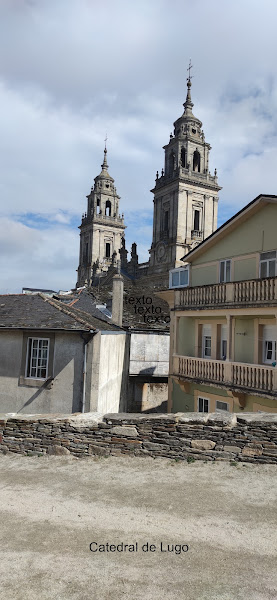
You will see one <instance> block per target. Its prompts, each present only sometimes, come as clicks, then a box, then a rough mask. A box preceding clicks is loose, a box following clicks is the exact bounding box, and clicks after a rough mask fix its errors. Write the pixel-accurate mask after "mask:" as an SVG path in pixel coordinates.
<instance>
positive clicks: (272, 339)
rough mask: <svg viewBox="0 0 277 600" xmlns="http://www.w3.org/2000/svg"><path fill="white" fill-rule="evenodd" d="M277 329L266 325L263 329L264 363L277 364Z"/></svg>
mask: <svg viewBox="0 0 277 600" xmlns="http://www.w3.org/2000/svg"><path fill="white" fill-rule="evenodd" d="M276 340H277V327H274V326H270V325H264V328H263V362H264V363H267V364H270V365H271V364H272V363H274V362H276Z"/></svg>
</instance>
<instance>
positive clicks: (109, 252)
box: [106, 242, 111, 258]
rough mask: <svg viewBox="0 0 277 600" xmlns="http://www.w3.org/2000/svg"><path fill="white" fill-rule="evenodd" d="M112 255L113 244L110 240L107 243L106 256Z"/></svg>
mask: <svg viewBox="0 0 277 600" xmlns="http://www.w3.org/2000/svg"><path fill="white" fill-rule="evenodd" d="M110 257H111V244H110V243H109V242H107V243H106V258H110Z"/></svg>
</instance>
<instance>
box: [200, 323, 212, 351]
mask: <svg viewBox="0 0 277 600" xmlns="http://www.w3.org/2000/svg"><path fill="white" fill-rule="evenodd" d="M211 331H212V328H211V325H203V331H202V335H203V338H202V339H203V346H202V355H203V358H211V355H212V335H211Z"/></svg>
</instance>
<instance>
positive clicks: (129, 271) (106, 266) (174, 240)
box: [77, 77, 221, 286]
mask: <svg viewBox="0 0 277 600" xmlns="http://www.w3.org/2000/svg"><path fill="white" fill-rule="evenodd" d="M183 106H184V112H183V114H182V116H181V117H179V118H178V119H177V120H176V121H175V122H174V131H173V134H170V139H169V142H168V144H166V145H165V146H164V151H165V161H164V168H163V169H162V171H161V174H160V175H159V173H158V172H157V174H156V182H155V187H154V188H153V189H152V190H151V191H152V192H153V194H154V215H153V238H152V245H151V248H150V250H149V253H150V257H149V262H148V263H143V264H142V265H140V264H139V263H138V256H137V252H136V244H135V243H134V244H133V245H132V251H131V260H130V261H129V262H128V260H127V254H128V252H127V250H126V248H125V238H124V230H125V225H124V217H123V215H122V216H120V214H119V196H118V195H117V192H116V188H115V186H114V179H113V178H112V177H111V176H110V175H109V173H108V165H107V150H106V147H105V151H104V162H103V165H102V171H101V173H100V175H98V177H96V178H95V180H94V181H95V184H94V187H93V188H92V189H91V193H90V194H89V195H88V196H87V199H88V204H87V213H86V214H85V215H83V218H82V224H81V226H80V259H79V267H78V282H77V286H82V285H84V284H85V283H87V284H88V285H91V284H92V285H93V283H94V282H96V281H97V280H99V276H102V277H103V276H104V274H105V272H107V271H109V270H110V269H112V268H113V267H116V264H117V261H118V259H120V261H121V268H122V272H123V273H125V274H126V275H129V276H130V277H131V278H132V279H137V278H140V277H143V276H148V275H149V276H153V275H159V274H160V275H161V276H166V274H167V273H168V271H169V270H170V269H172V268H175V267H178V266H181V265H182V264H183V262H182V261H181V259H182V258H183V257H184V255H185V254H187V253H188V252H189V251H190V250H192V249H193V248H194V247H195V245H197V244H199V243H200V242H202V241H203V240H204V239H205V238H206V237H208V236H209V235H210V234H211V233H213V231H215V230H216V229H217V205H218V192H219V190H220V189H221V187H220V186H219V185H218V180H217V174H216V170H215V172H214V175H211V174H210V171H209V152H210V150H211V146H210V145H209V144H208V143H207V142H206V141H205V136H204V132H203V130H202V123H201V121H200V120H199V119H198V118H197V117H195V116H194V114H193V112H192V109H193V106H194V105H193V103H192V100H191V78H190V77H189V78H188V80H187V97H186V101H185V103H184V104H183Z"/></svg>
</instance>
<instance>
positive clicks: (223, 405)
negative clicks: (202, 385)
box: [215, 400, 229, 412]
mask: <svg viewBox="0 0 277 600" xmlns="http://www.w3.org/2000/svg"><path fill="white" fill-rule="evenodd" d="M221 410H226V411H228V412H229V404H228V402H221V401H219V400H216V403H215V412H220V411H221Z"/></svg>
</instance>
